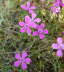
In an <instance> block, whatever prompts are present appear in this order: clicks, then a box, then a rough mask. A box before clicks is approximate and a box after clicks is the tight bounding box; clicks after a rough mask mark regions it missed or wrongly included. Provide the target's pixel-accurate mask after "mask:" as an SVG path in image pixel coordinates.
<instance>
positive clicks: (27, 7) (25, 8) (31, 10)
mask: <svg viewBox="0 0 64 72" xmlns="http://www.w3.org/2000/svg"><path fill="white" fill-rule="evenodd" d="M21 8H22V9H24V10H26V11H29V13H30V14H32V13H34V11H33V10H35V9H36V7H35V6H31V5H30V2H27V4H26V5H21Z"/></svg>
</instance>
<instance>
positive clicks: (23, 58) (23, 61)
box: [14, 51, 31, 70]
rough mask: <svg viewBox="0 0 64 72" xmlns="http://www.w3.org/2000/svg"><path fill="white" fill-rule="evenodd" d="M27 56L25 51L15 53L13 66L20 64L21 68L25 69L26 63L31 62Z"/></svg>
mask: <svg viewBox="0 0 64 72" xmlns="http://www.w3.org/2000/svg"><path fill="white" fill-rule="evenodd" d="M27 56H28V54H27V52H25V51H24V52H22V54H20V53H16V54H15V58H16V59H17V61H15V62H14V66H15V67H19V66H21V68H22V69H23V70H26V69H27V64H30V63H31V59H30V58H29V57H27Z"/></svg>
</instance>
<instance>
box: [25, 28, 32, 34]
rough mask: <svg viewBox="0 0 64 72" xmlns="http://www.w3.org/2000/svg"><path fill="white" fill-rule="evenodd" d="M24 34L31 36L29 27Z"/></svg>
mask: <svg viewBox="0 0 64 72" xmlns="http://www.w3.org/2000/svg"><path fill="white" fill-rule="evenodd" d="M26 32H27V34H28V35H30V34H31V29H30V28H29V27H27V30H26Z"/></svg>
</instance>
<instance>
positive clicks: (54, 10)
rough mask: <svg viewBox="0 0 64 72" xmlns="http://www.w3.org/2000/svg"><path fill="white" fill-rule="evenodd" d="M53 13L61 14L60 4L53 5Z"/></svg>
mask: <svg viewBox="0 0 64 72" xmlns="http://www.w3.org/2000/svg"><path fill="white" fill-rule="evenodd" d="M51 11H52V12H54V13H58V12H60V6H59V3H58V2H55V3H54V4H53V6H52V7H51Z"/></svg>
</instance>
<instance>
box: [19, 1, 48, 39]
mask: <svg viewBox="0 0 64 72" xmlns="http://www.w3.org/2000/svg"><path fill="white" fill-rule="evenodd" d="M21 8H22V9H24V10H26V11H28V12H29V14H31V16H29V15H27V16H25V21H24V22H21V21H20V22H19V25H20V26H21V29H20V32H22V33H24V32H26V33H27V34H28V35H33V36H39V37H40V39H44V37H45V35H44V34H48V30H47V29H44V27H43V26H45V24H43V23H41V19H40V18H37V14H36V13H35V12H34V10H35V9H36V7H35V6H31V4H30V2H27V4H26V5H21ZM38 23H39V24H38ZM40 23H41V24H40ZM32 28H33V29H34V30H35V31H34V32H33V31H32Z"/></svg>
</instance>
